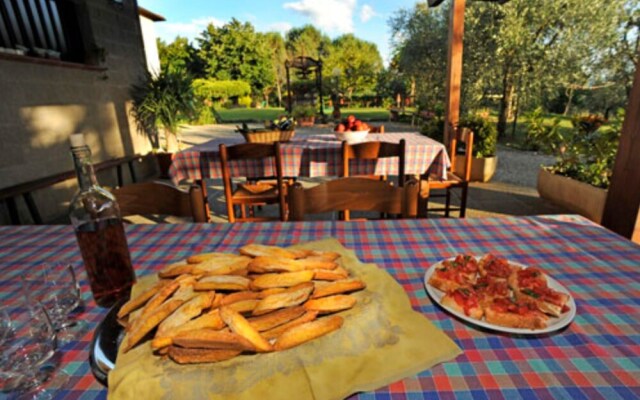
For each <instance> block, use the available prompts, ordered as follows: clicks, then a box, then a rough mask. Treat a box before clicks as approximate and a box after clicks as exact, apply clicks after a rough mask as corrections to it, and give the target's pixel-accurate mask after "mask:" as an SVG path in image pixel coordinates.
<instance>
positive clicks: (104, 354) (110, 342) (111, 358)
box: [89, 298, 127, 386]
mask: <svg viewBox="0 0 640 400" xmlns="http://www.w3.org/2000/svg"><path fill="white" fill-rule="evenodd" d="M126 301H127V299H126V298H124V299H121V300H119V301H118V302H117V303H116V304H114V305H113V306H112V307H111V309H110V310H109V312H108V313H107V316H106V317H105V318H104V319H103V320H102V322H100V325H98V327H97V328H96V330H95V332H94V333H93V340H92V341H91V348H90V353H89V364H90V365H91V372H93V376H95V377H96V379H97V380H98V382H100V383H102V384H103V385H104V386H109V385H108V381H107V377H108V376H109V371H111V370H112V369H113V367H114V366H115V364H116V358H117V357H118V348H119V347H120V343H121V342H122V339H123V338H124V334H125V332H124V328H123V327H122V326H121V325H120V324H118V321H117V318H118V316H117V314H118V311H119V310H120V307H122V305H123V304H124V303H125V302H126Z"/></svg>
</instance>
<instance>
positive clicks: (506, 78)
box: [498, 65, 513, 137]
mask: <svg viewBox="0 0 640 400" xmlns="http://www.w3.org/2000/svg"><path fill="white" fill-rule="evenodd" d="M512 95H513V90H512V84H511V71H510V70H509V66H508V65H505V67H504V75H503V76H502V97H501V98H500V112H499V114H498V137H504V135H505V134H506V132H507V114H508V112H509V104H511V96H512Z"/></svg>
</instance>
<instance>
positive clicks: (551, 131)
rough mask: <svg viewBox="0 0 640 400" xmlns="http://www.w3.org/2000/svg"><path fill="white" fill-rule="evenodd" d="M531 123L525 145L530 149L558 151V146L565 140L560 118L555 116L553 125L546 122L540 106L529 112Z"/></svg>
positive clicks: (528, 117)
mask: <svg viewBox="0 0 640 400" xmlns="http://www.w3.org/2000/svg"><path fill="white" fill-rule="evenodd" d="M527 119H528V121H529V125H528V127H527V136H526V138H525V142H524V145H525V147H526V148H527V149H529V150H535V151H537V150H542V151H544V152H546V153H553V154H555V153H557V151H558V146H560V145H561V144H562V143H563V142H564V137H563V136H562V132H561V131H560V118H554V119H553V122H552V123H551V125H548V124H547V123H546V122H545V117H544V114H543V111H542V108H540V107H538V108H536V109H535V110H533V111H532V112H530V113H529V114H527Z"/></svg>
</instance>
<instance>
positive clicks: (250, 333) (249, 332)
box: [220, 306, 273, 353]
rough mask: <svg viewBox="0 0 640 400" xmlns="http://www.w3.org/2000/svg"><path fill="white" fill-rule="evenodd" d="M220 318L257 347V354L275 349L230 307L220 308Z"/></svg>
mask: <svg viewBox="0 0 640 400" xmlns="http://www.w3.org/2000/svg"><path fill="white" fill-rule="evenodd" d="M220 316H221V317H222V320H223V321H224V322H225V323H226V324H227V325H228V326H229V328H230V329H231V330H232V331H233V332H235V333H237V334H238V335H240V336H242V337H244V338H245V339H247V340H248V341H249V342H251V344H252V345H253V346H254V347H255V349H256V351H257V352H262V353H264V352H268V351H272V350H273V347H272V346H271V344H270V343H269V342H267V340H266V339H265V338H263V337H262V336H261V335H260V333H259V332H258V331H257V330H256V329H255V328H254V327H253V326H251V324H250V323H249V321H247V320H246V319H245V318H244V317H243V316H242V315H240V314H239V313H237V312H236V311H234V310H232V309H231V308H229V307H228V306H223V307H220Z"/></svg>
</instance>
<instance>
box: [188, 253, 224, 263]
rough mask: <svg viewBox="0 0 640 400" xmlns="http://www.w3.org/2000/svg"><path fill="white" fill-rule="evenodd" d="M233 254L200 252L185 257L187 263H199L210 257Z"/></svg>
mask: <svg viewBox="0 0 640 400" xmlns="http://www.w3.org/2000/svg"><path fill="white" fill-rule="evenodd" d="M228 256H235V254H232V253H202V254H195V255H193V256H189V257H187V263H188V264H200V263H202V262H205V261H207V260H209V259H212V258H217V257H228Z"/></svg>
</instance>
